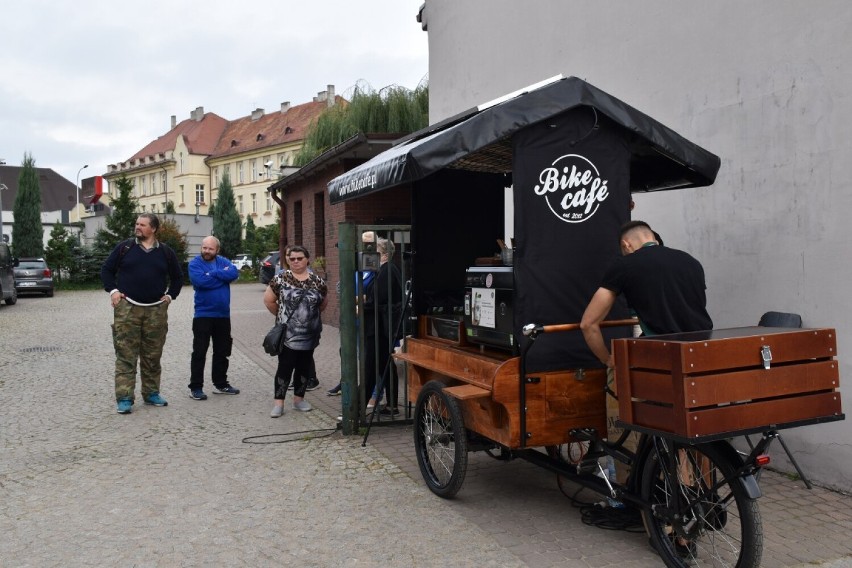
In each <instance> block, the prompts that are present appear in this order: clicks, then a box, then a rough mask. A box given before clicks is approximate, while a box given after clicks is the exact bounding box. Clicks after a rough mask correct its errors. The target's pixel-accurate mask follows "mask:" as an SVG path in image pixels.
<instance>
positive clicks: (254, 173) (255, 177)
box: [251, 158, 257, 181]
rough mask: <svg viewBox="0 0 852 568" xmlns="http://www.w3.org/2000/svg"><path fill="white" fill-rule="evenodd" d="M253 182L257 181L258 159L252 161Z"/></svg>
mask: <svg viewBox="0 0 852 568" xmlns="http://www.w3.org/2000/svg"><path fill="white" fill-rule="evenodd" d="M251 181H257V158H255V159H253V160H251Z"/></svg>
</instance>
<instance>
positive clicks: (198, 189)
mask: <svg viewBox="0 0 852 568" xmlns="http://www.w3.org/2000/svg"><path fill="white" fill-rule="evenodd" d="M195 201H196V203H204V202H205V201H204V184H203V183H197V184H195Z"/></svg>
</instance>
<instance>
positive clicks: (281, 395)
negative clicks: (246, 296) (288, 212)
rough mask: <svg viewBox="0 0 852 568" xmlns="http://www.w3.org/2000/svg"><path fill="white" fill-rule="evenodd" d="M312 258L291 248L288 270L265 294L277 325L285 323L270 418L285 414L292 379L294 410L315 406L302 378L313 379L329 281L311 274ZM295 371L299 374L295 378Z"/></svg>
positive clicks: (268, 307) (272, 282) (301, 251)
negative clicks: (310, 402)
mask: <svg viewBox="0 0 852 568" xmlns="http://www.w3.org/2000/svg"><path fill="white" fill-rule="evenodd" d="M308 259H310V254H308V250H307V249H306V248H305V247H302V246H294V247H291V248H290V253H289V255H288V256H287V262H288V264H289V266H290V268H289V269H288V270H285V271H284V272H281V273H280V274H278V275H276V276H275V277H274V278H273V279H272V280H271V281H270V282H269V286H268V287H267V288H266V292H264V294H263V303H264V305H265V306H266V309H267V310H269V312H270V313H272V314H274V315H275V323H282V322H283V323H284V324H285V326H286V331H285V332H284V349H283V350H282V351H281V353H279V354H278V370H277V371H276V373H275V405H274V406H273V407H272V412H271V413H270V416H272V417H273V418H278V417H279V416H281V415H282V414H284V399H285V397H286V396H287V387H288V386H289V385H290V379H291V377H293V380H294V381H295V382H296V384H295V387H294V389H293V408H294V409H296V410H301V411H302V412H307V411H309V410H311V408H312V407H311V405H310V404H309V403H308V401H306V400H305V399H304V398H305V390H306V387H307V385H306V384H305V381H304V380H302V377H308V376H310V368H311V361H312V360H313V357H314V349H315V348H316V346H317V344H318V343H319V338H320V333H321V332H322V318H321V317H320V313H321V312H322V310H324V309H325V305H326V302H327V300H328V287H327V286H326V284H325V281H324V280H323V279H322V278H320V277H319V276H317V275H316V274H314V273H313V272H310V271H308ZM294 369H295V371H296V373H295V375H294V374H293V370H294Z"/></svg>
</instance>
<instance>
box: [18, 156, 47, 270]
mask: <svg viewBox="0 0 852 568" xmlns="http://www.w3.org/2000/svg"><path fill="white" fill-rule="evenodd" d="M21 167H22V169H21V174H20V175H19V176H18V195H17V196H15V204H14V209H13V211H14V214H15V224H14V226H13V227H12V246H13V248H14V249H15V255H16V256H21V257H23V256H41V255H42V254H44V230H43V229H42V228H41V187H40V186H39V183H38V172H37V171H36V168H35V159H34V158H33V157H32V154H30V153H29V152H27V153H25V154H24V161H23V163H21Z"/></svg>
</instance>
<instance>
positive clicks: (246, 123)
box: [211, 97, 346, 158]
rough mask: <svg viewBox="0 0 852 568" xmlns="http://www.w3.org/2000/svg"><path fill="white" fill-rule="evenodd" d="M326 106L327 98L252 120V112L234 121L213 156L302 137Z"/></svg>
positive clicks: (337, 99)
mask: <svg viewBox="0 0 852 568" xmlns="http://www.w3.org/2000/svg"><path fill="white" fill-rule="evenodd" d="M335 104H346V101H345V99H343V98H341V97H335ZM326 109H328V104H327V103H326V101H315V102H310V103H305V104H301V105H297V106H294V107H291V108H290V109H289V110H288V111H287V112H284V113H282V112H280V111H277V112H271V113H269V114H264V115H263V116H261V117H260V118H258V119H257V120H252V115H248V116H244V117H242V118H238V119H237V120H232V121H230V122H229V123H228V126H227V128H225V131H224V132H223V133H222V136H221V138H220V139H219V143H218V144H216V147H215V149H214V150H213V151H212V152H211V154H212V155H211V157H212V158H220V157H224V156H230V155H232V154H239V153H242V152H249V151H251V150H256V149H258V148H265V147H268V146H277V145H280V144H286V143H288V142H297V141H299V140H303V139H304V138H305V135H306V134H307V131H308V126H310V124H311V121H314V120H316V119H317V118H318V117H319V115H321V114H322V113H323V112H324V111H325V110H326Z"/></svg>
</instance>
